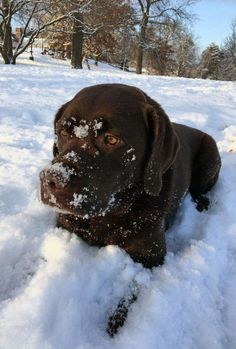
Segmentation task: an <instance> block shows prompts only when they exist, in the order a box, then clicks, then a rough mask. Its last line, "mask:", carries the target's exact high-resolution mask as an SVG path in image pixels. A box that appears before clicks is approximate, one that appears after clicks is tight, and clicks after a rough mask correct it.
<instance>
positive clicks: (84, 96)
mask: <svg viewBox="0 0 236 349" xmlns="http://www.w3.org/2000/svg"><path fill="white" fill-rule="evenodd" d="M144 102H145V101H144V96H143V95H142V93H141V92H140V91H139V90H138V89H136V88H132V87H128V86H125V85H119V84H114V85H97V86H93V87H89V88H85V89H84V90H82V91H81V92H80V93H78V94H77V95H76V96H75V97H74V98H73V99H72V100H71V101H69V102H68V103H66V104H65V105H63V106H62V107H61V108H60V110H59V111H58V113H57V115H56V118H55V144H54V159H53V161H52V163H51V164H50V165H48V166H47V167H46V168H45V169H44V170H43V171H42V172H41V174H40V178H41V198H42V201H43V202H44V203H45V204H48V205H50V206H53V207H55V208H57V209H59V210H61V211H64V212H66V213H70V214H75V215H78V216H81V217H85V218H86V217H93V216H98V215H104V214H105V213H106V212H109V211H112V210H113V209H116V208H117V207H119V205H121V201H122V200H121V199H120V198H119V196H120V197H122V195H121V193H123V192H124V191H125V190H127V189H128V190H129V189H130V188H132V186H133V185H135V184H136V183H139V182H140V181H142V180H143V171H144V166H145V163H146V159H145V154H146V152H147V123H146V121H145V115H144V114H145V107H144V105H145V103H144ZM122 205H124V202H122Z"/></svg>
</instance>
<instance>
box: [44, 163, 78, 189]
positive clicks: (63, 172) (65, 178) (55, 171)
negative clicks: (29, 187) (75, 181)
mask: <svg viewBox="0 0 236 349" xmlns="http://www.w3.org/2000/svg"><path fill="white" fill-rule="evenodd" d="M72 175H75V170H74V169H72V168H69V167H68V166H64V165H62V164H61V163H54V164H52V165H51V166H48V167H46V168H45V169H44V170H43V171H42V172H41V173H40V179H41V181H42V184H43V186H46V187H47V188H48V189H50V190H52V191H53V190H59V189H64V188H65V187H66V186H67V185H68V183H69V181H70V179H71V176H72Z"/></svg>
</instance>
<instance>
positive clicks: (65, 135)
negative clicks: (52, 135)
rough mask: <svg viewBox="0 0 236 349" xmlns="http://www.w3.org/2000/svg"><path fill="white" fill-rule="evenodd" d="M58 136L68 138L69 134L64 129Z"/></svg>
mask: <svg viewBox="0 0 236 349" xmlns="http://www.w3.org/2000/svg"><path fill="white" fill-rule="evenodd" d="M60 136H61V137H62V138H68V137H69V136H70V135H69V133H68V132H67V131H66V130H65V129H62V130H61V131H60Z"/></svg>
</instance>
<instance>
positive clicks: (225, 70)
mask: <svg viewBox="0 0 236 349" xmlns="http://www.w3.org/2000/svg"><path fill="white" fill-rule="evenodd" d="M231 28H232V32H231V34H230V35H229V36H228V37H227V38H226V40H225V43H224V45H223V47H222V50H223V60H222V65H221V78H222V79H224V80H233V81H235V80H236V18H235V19H234V20H233V22H232V26H231Z"/></svg>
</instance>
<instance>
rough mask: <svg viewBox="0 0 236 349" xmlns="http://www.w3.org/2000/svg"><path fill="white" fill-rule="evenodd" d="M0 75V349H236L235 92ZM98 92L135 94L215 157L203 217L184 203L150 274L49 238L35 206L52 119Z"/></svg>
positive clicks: (27, 73)
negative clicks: (124, 309)
mask: <svg viewBox="0 0 236 349" xmlns="http://www.w3.org/2000/svg"><path fill="white" fill-rule="evenodd" d="M26 57H27V56H26ZM0 71H1V74H0V86H1V90H0V116H1V118H0V123H1V131H0V143H1V147H0V163H1V167H0V217H1V220H0V230H1V234H0V280H1V283H0V319H1V320H0V349H19V348H24V349H92V348H93V349H106V348H107V349H108V348H109V349H110V348H111V346H112V348H114V349H123V348H126V349H133V348H135V349H156V348H158V349H174V348H178V349H199V348H201V349H205V348H206V349H209V348H211V349H229V348H230V349H234V348H236V331H235V327H236V215H235V212H236V171H235V164H236V119H235V110H236V85H235V83H233V82H214V81H203V80H187V79H177V78H168V77H151V76H136V75H134V74H132V73H126V72H121V71H119V70H115V69H111V68H109V69H107V70H106V67H105V66H102V68H99V67H98V68H97V67H96V68H95V67H92V69H91V71H87V70H84V71H75V70H71V69H70V68H69V66H68V65H67V63H66V62H60V61H56V60H53V59H50V58H49V57H45V56H44V57H43V56H42V57H36V60H35V61H34V62H32V61H28V60H27V59H26V58H24V57H23V59H21V61H20V62H19V64H18V65H16V66H5V65H3V64H1V62H0ZM106 82H119V83H125V84H130V85H134V86H137V87H140V88H141V89H143V90H144V91H145V92H146V93H147V94H149V95H150V96H151V97H152V98H154V99H156V100H157V101H159V102H160V103H161V104H162V106H163V107H164V109H165V110H166V111H167V113H168V114H169V116H170V117H171V119H172V120H174V121H177V122H181V123H185V124H187V125H189V126H193V127H197V128H200V129H202V130H204V131H206V132H209V133H210V134H212V135H213V136H214V137H215V139H216V140H217V142H218V146H219V149H220V151H221V155H222V161H223V168H222V171H221V175H220V179H219V182H218V184H217V186H216V187H215V188H214V190H213V191H212V192H211V193H210V195H209V197H210V199H211V202H212V205H211V208H210V210H209V211H207V212H203V213H199V212H197V211H196V209H195V208H194V205H193V203H192V202H191V200H190V197H189V196H187V198H186V200H185V201H184V204H183V206H182V208H181V209H180V211H179V212H178V215H177V217H176V221H175V223H174V225H173V226H172V228H171V229H170V231H169V232H168V234H167V239H168V254H167V257H166V262H165V264H164V265H163V266H162V267H159V268H154V269H153V271H150V270H146V269H144V268H143V267H142V266H141V265H140V264H137V263H134V262H133V261H132V260H131V259H130V257H129V256H128V255H127V254H125V253H124V252H123V251H122V250H121V249H119V248H117V247H115V246H107V247H105V248H102V249H98V248H95V247H89V246H87V245H86V244H85V243H84V242H83V241H81V240H80V239H78V238H76V237H75V236H71V235H70V234H69V233H68V232H66V231H65V230H62V229H58V228H55V214H54V212H53V211H52V210H51V209H49V208H46V207H44V206H43V205H41V204H40V202H39V201H38V185H39V181H38V173H39V171H40V170H41V169H42V167H43V166H44V165H45V164H47V163H48V162H49V161H50V159H51V153H52V144H53V128H52V125H53V116H54V114H55V112H56V110H57V109H58V108H59V107H60V105H61V104H62V103H64V102H66V101H67V100H68V99H70V98H72V97H73V96H74V95H75V94H76V93H77V92H78V90H80V89H81V88H83V87H86V86H89V85H92V84H96V83H106ZM134 281H135V282H136V283H137V284H138V285H139V287H140V295H139V297H138V300H137V301H136V302H135V303H134V304H133V305H132V306H131V309H130V312H129V315H128V319H127V321H126V323H125V326H124V327H123V328H122V329H121V331H120V332H119V334H118V335H117V336H115V337H114V338H113V339H111V338H110V337H109V336H108V335H107V334H106V325H107V320H108V317H109V315H110V314H111V312H112V310H113V309H114V308H115V307H116V305H117V303H118V302H119V300H120V298H122V296H124V295H125V294H127V292H129V287H130V285H131V284H132V283H133V282H134Z"/></svg>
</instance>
